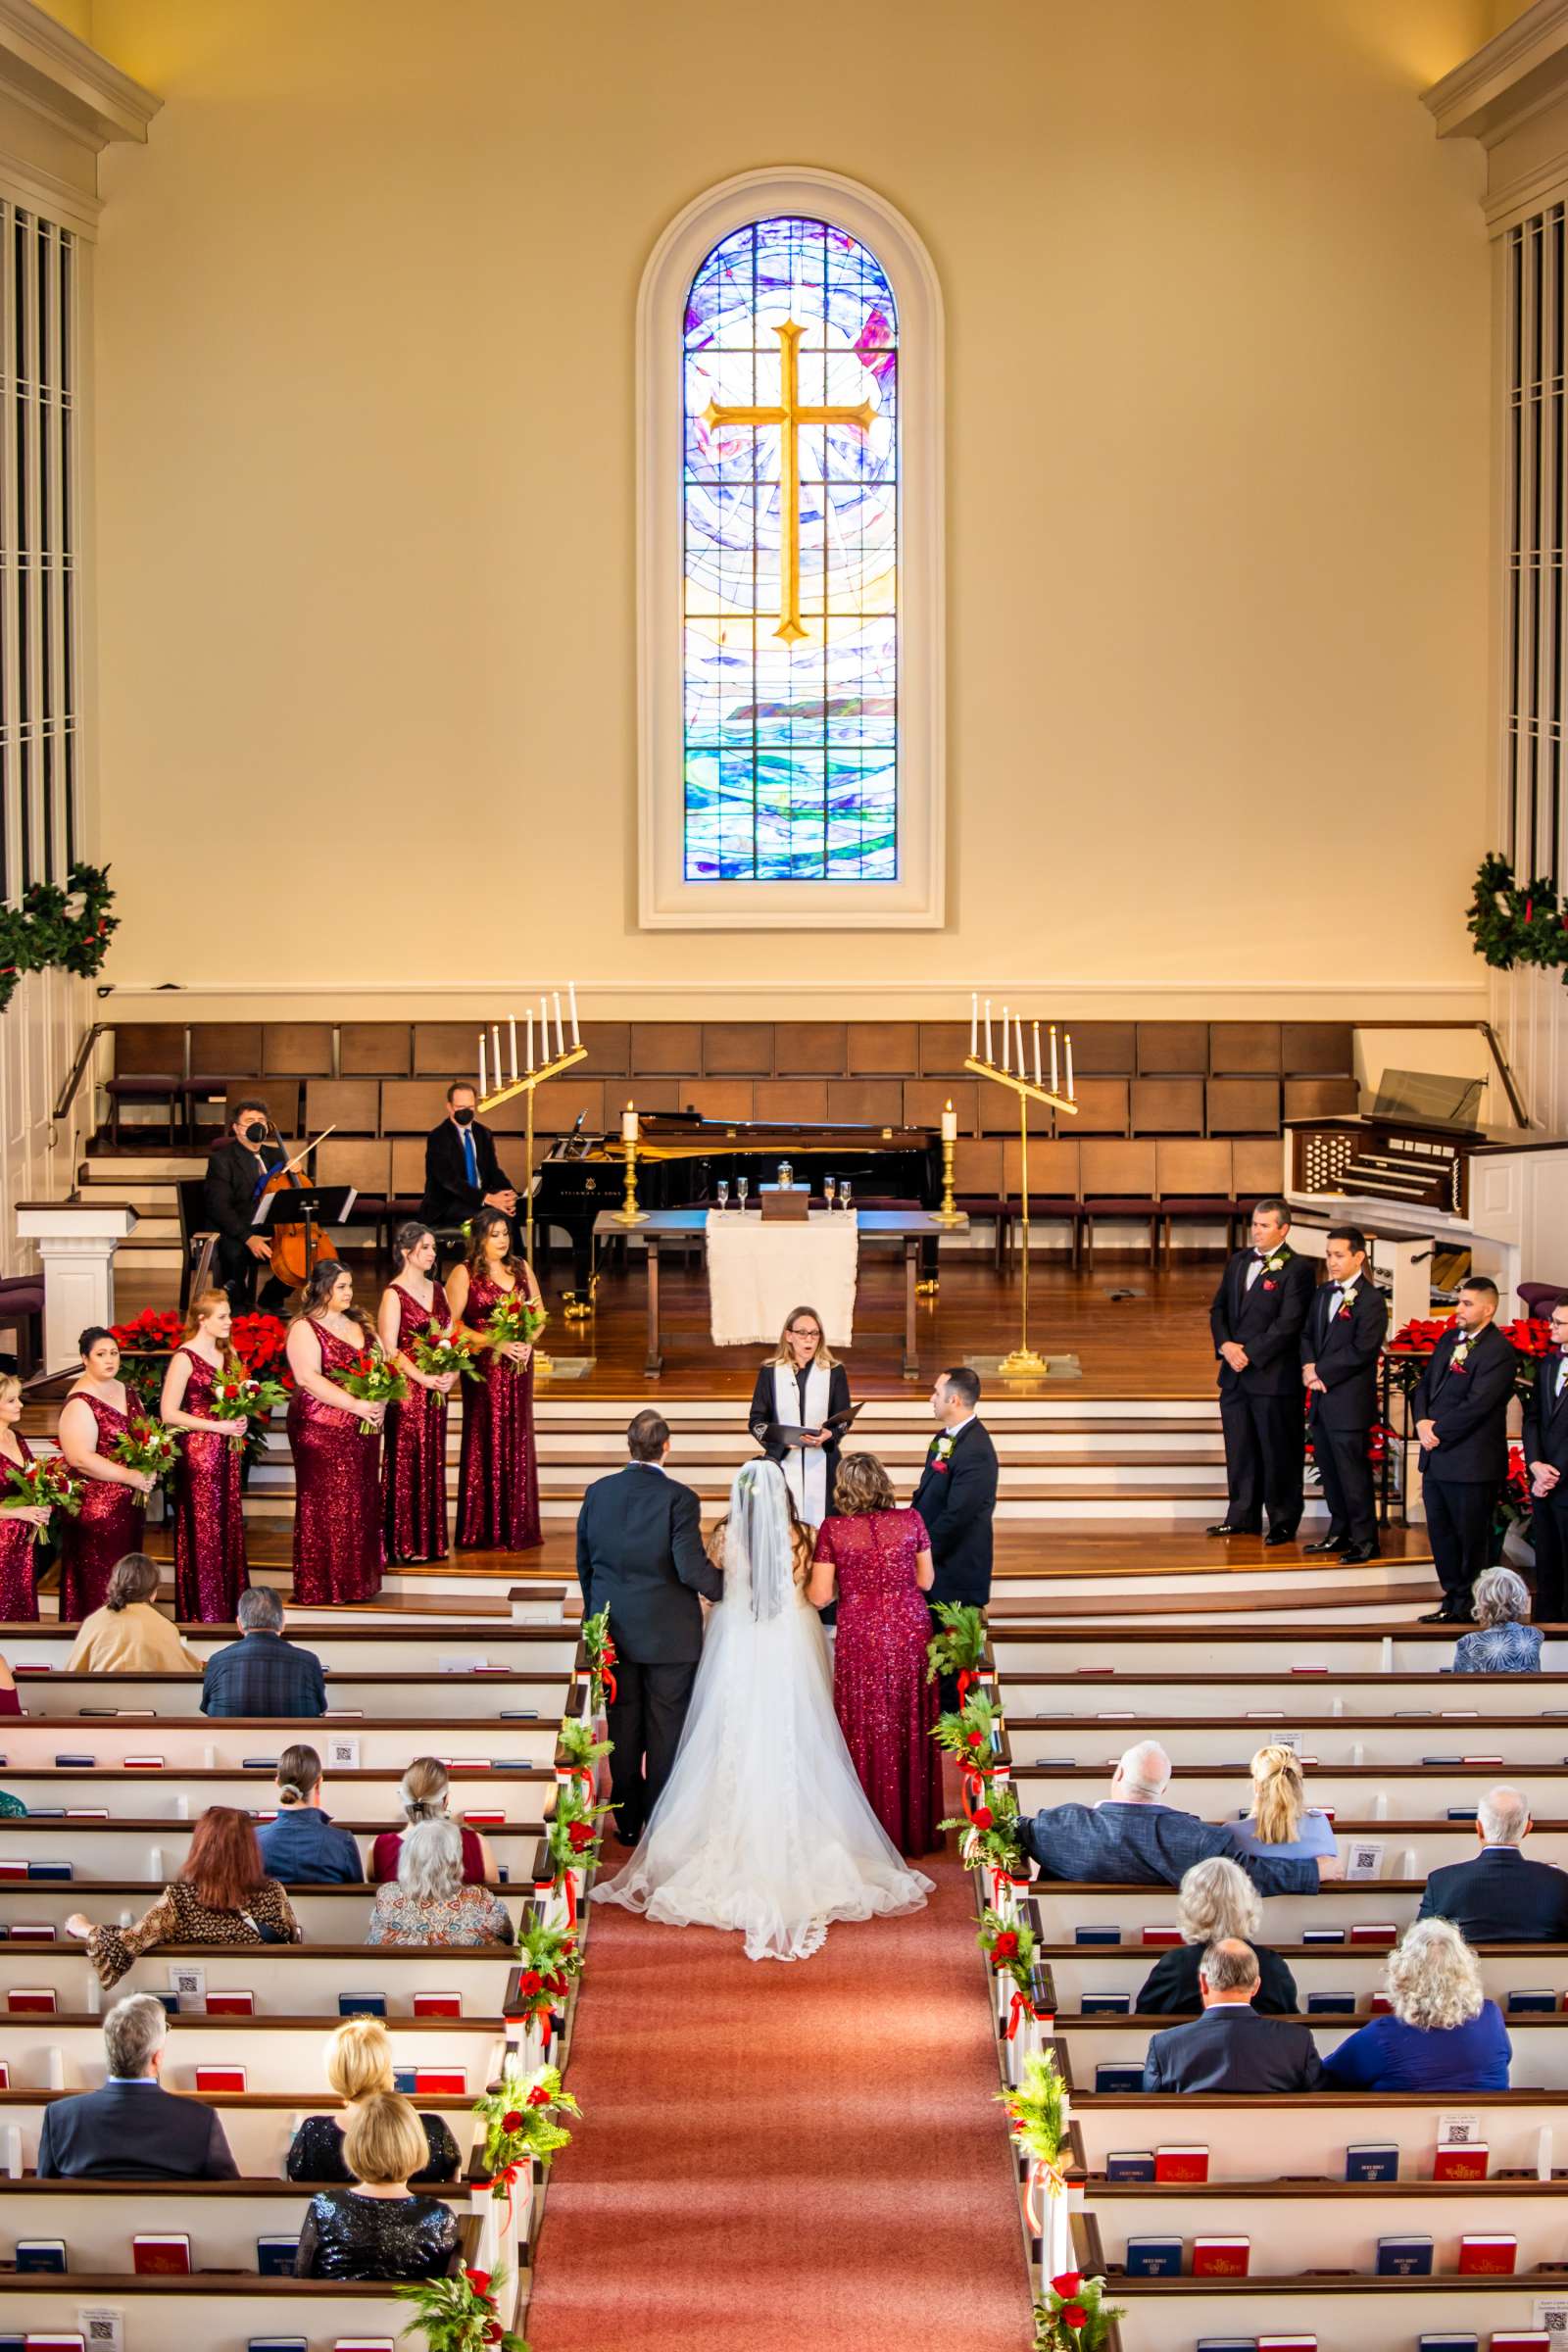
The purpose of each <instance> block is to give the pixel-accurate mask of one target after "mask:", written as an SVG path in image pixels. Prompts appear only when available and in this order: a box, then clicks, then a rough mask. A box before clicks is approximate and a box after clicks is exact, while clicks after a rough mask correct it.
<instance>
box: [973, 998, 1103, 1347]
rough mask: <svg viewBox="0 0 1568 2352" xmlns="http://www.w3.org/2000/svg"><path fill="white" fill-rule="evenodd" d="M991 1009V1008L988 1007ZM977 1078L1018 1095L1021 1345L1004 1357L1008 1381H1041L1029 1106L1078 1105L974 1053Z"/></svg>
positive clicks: (1072, 1110) (1056, 1107)
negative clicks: (1034, 1331)
mask: <svg viewBox="0 0 1568 2352" xmlns="http://www.w3.org/2000/svg"><path fill="white" fill-rule="evenodd" d="M988 1011H989V1007H988ZM1067 1055H1068V1067H1069V1070H1070V1068H1071V1061H1072V1040H1071V1039H1070V1038H1069V1039H1068V1040H1067ZM1018 1058H1019V1060H1020V1061H1021V1060H1022V1058H1023V1035H1022V1030H1021V1028H1020V1031H1019V1042H1018ZM963 1066H964V1068H965V1069H966V1070H973V1072H974V1074H975V1076H976V1077H977V1078H990V1079H992V1080H993V1081H994V1082H995V1084H996V1085H998V1086H1005V1087H1010V1088H1011V1090H1012V1092H1013V1093H1014V1094H1015V1095H1016V1096H1017V1098H1018V1143H1019V1170H1018V1176H1019V1184H1020V1188H1021V1191H1022V1198H1023V1273H1022V1280H1021V1294H1020V1301H1019V1329H1018V1345H1017V1347H1016V1348H1013V1350H1012V1352H1011V1354H1010V1355H1005V1356H1004V1357H1003V1359H1002V1377H1003V1378H1004V1380H1038V1379H1039V1378H1040V1377H1041V1375H1042V1374H1043V1373H1044V1371H1045V1369H1046V1359H1045V1357H1044V1356H1043V1355H1041V1354H1039V1353H1038V1352H1037V1351H1036V1350H1035V1349H1034V1348H1031V1347H1030V1345H1029V1105H1030V1103H1045V1104H1046V1105H1047V1106H1048V1107H1049V1108H1050V1109H1052V1110H1065V1111H1068V1112H1070V1113H1071V1115H1072V1116H1073V1117H1074V1118H1076V1117H1077V1115H1078V1105H1077V1103H1075V1102H1074V1101H1073V1100H1072V1098H1071V1097H1070V1096H1069V1095H1058V1094H1055V1093H1054V1092H1053V1091H1052V1089H1051V1088H1050V1087H1046V1086H1034V1085H1031V1084H1030V1082H1029V1080H1028V1079H1027V1078H1025V1077H1024V1075H1023V1072H1022V1071H1021V1070H1019V1072H1018V1073H1017V1075H1016V1076H1015V1075H1014V1074H1013V1072H1012V1071H1011V1070H1002V1069H999V1068H998V1067H997V1065H996V1063H995V1062H994V1061H984V1060H982V1059H981V1058H980V1056H979V1055H978V1054H970V1055H969V1056H968V1058H967V1060H966V1061H965V1062H964V1065H963Z"/></svg>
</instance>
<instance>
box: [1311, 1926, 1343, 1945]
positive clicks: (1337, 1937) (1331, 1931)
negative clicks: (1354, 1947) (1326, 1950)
mask: <svg viewBox="0 0 1568 2352" xmlns="http://www.w3.org/2000/svg"><path fill="white" fill-rule="evenodd" d="M1301 1941H1302V1942H1303V1943H1343V1942H1344V1941H1345V1930H1344V1929H1343V1928H1303V1929H1302V1930H1301Z"/></svg>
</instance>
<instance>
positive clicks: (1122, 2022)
mask: <svg viewBox="0 0 1568 2352" xmlns="http://www.w3.org/2000/svg"><path fill="white" fill-rule="evenodd" d="M1164 2022H1168V2023H1169V2024H1171V2025H1175V2024H1176V2023H1177V2022H1178V2021H1177V2020H1176V2019H1175V2018H1171V2019H1169V2020H1168V2021H1164ZM1361 2022H1362V2021H1360V2020H1358V2019H1356V2018H1353V2017H1314V2018H1313V2019H1312V2021H1311V2023H1312V2038H1313V2040H1314V2041H1315V2042H1316V2043H1317V2047H1318V2051H1319V2054H1320V2055H1321V2056H1324V2057H1327V2055H1328V2053H1329V2052H1330V2050H1334V2049H1338V2047H1339V2045H1340V2043H1341V2042H1342V2041H1344V2040H1345V2039H1346V2037H1347V2036H1348V2034H1353V2033H1355V2032H1356V2031H1357V2028H1358V2026H1359V2024H1360V2023H1361ZM1057 2028H1058V2039H1059V2042H1060V2046H1061V2047H1062V2048H1064V2049H1065V2051H1066V2054H1067V2071H1068V2074H1069V2086H1070V2087H1072V2088H1073V2089H1075V2090H1077V2089H1085V2090H1092V2089H1093V2088H1094V2084H1095V2070H1096V2068H1097V2067H1098V2066H1102V2065H1106V2066H1139V2067H1141V2066H1142V2065H1143V2063H1144V2055H1145V2052H1146V2051H1147V2049H1148V2047H1149V2044H1150V2041H1151V2040H1152V2037H1153V2035H1154V2034H1156V2033H1159V2032H1162V2031H1163V2030H1164V2026H1163V2023H1161V2024H1158V2025H1156V2024H1155V2022H1154V2021H1153V2020H1152V2018H1147V2017H1086V2018H1074V2019H1073V2020H1072V2021H1071V2026H1070V2030H1068V2029H1066V2028H1065V2026H1064V2021H1062V2020H1061V2019H1058V2020H1057ZM1508 2037H1509V2039H1510V2041H1511V2042H1512V2043H1513V2065H1512V2068H1511V2080H1512V2081H1513V2082H1517V2083H1518V2084H1519V2085H1520V2086H1521V2088H1525V2089H1545V2090H1568V2011H1561V2010H1559V2011H1558V2013H1557V2014H1556V2015H1555V2016H1554V2017H1542V2016H1538V2017H1511V2018H1509V2020H1508ZM1449 2104H1450V2105H1451V2106H1453V2107H1456V2108H1459V2107H1462V2108H1466V2109H1468V2107H1469V2106H1470V2104H1471V2098H1470V2096H1469V2095H1466V2094H1461V2093H1458V2092H1455V2094H1454V2095H1453V2097H1452V2099H1451V2100H1450V2102H1449ZM1170 2111H1171V2115H1172V2118H1173V2119H1174V2118H1175V2117H1176V2116H1177V2115H1179V2114H1181V2113H1183V2112H1184V2105H1179V2104H1178V2102H1177V2101H1176V2100H1174V2099H1173V2100H1172V2101H1171V2106H1170ZM1175 2135H1176V2133H1175V2127H1174V2123H1173V2127H1172V2131H1171V2132H1170V2133H1169V2134H1167V2136H1171V2137H1173V2136H1175Z"/></svg>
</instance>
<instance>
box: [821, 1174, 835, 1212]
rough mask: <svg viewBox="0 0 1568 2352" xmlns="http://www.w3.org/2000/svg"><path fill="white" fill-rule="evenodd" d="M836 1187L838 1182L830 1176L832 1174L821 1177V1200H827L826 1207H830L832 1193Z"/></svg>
mask: <svg viewBox="0 0 1568 2352" xmlns="http://www.w3.org/2000/svg"><path fill="white" fill-rule="evenodd" d="M837 1189H838V1184H837V1179H836V1178H835V1177H832V1176H824V1177H823V1179H822V1198H823V1200H824V1201H826V1202H827V1204H828V1207H829V1208H831V1207H832V1206H833V1195H834V1193H835V1192H836V1191H837Z"/></svg>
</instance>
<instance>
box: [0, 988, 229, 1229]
mask: <svg viewBox="0 0 1568 2352" xmlns="http://www.w3.org/2000/svg"><path fill="white" fill-rule="evenodd" d="M114 1041H115V1076H116V1077H117V1078H183V1077H184V1075H185V1024H184V1022H183V1021H117V1022H116V1023H115V1029H114ZM219 1075H220V1077H226V1076H227V1072H226V1071H220V1072H219ZM22 1197H23V1199H25V1198H26V1195H25V1194H24V1195H23V1196H22Z"/></svg>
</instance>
